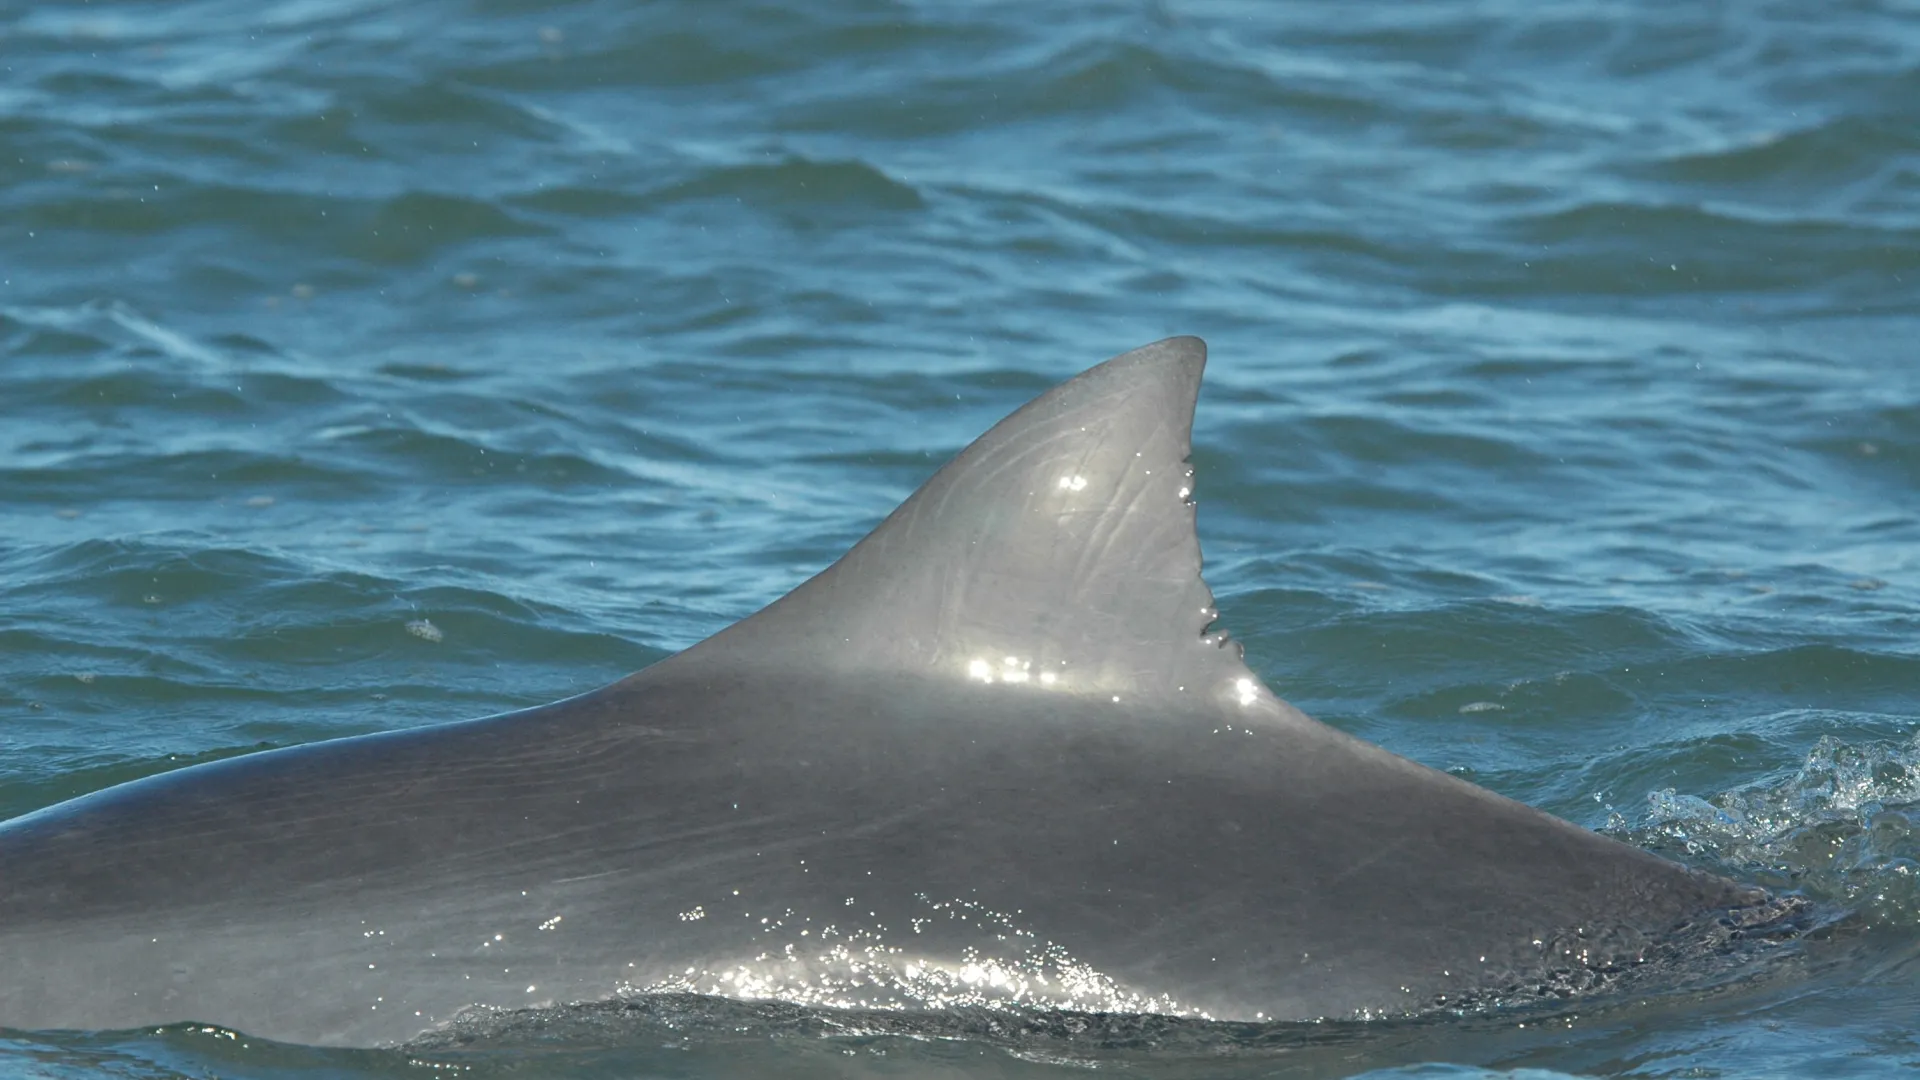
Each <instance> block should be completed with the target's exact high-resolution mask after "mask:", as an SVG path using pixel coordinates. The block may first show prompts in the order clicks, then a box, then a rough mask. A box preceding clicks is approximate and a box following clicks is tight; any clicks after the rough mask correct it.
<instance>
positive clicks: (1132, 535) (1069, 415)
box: [688, 337, 1272, 704]
mask: <svg viewBox="0 0 1920 1080" xmlns="http://www.w3.org/2000/svg"><path fill="white" fill-rule="evenodd" d="M1206 355H1207V352H1206V345H1205V344H1204V343H1203V342H1202V341H1201V340H1200V339H1199V338H1193V337H1177V338H1168V339H1167V340H1165V341H1159V342H1155V343H1154V344H1152V345H1147V346H1144V347H1142V348H1139V349H1135V350H1133V351H1132V352H1129V353H1125V354H1122V355H1120V356H1117V357H1114V358H1113V359H1111V360H1108V361H1107V362H1105V363H1103V364H1101V365H1099V366H1098V367H1095V368H1092V369H1090V370H1088V371H1086V372H1084V373H1082V374H1081V375H1079V376H1077V377H1076V378H1074V379H1071V380H1069V381H1068V382H1066V383H1063V384H1062V385H1060V386H1057V387H1055V388H1054V389H1052V390H1050V391H1048V392H1047V393H1045V394H1042V395H1041V396H1040V397H1038V398H1036V399H1034V400H1033V401H1032V402H1030V403H1028V404H1027V405H1026V406H1024V407H1023V408H1021V409H1020V410H1019V411H1017V412H1015V413H1014V414H1013V415H1011V416H1009V417H1007V418H1006V419H1005V420H1002V421H1001V422H1000V423H998V424H996V425H995V426H994V427H993V429H992V430H990V431H988V432H987V433H986V434H985V435H982V436H981V437H980V438H978V439H976V440H975V441H974V442H973V444H972V445H970V446H968V447H967V448H966V449H965V450H963V451H961V452H960V454H959V456H958V457H955V458H954V459H953V460H952V461H950V462H948V463H947V464H946V466H945V467H943V468H942V469H941V470H940V471H939V472H937V473H935V474H934V476H933V478H932V479H930V480H928V481H927V482H926V483H925V484H924V485H922V486H921V488H920V490H918V491H916V492H915V493H914V494H913V496H912V497H911V498H909V499H908V500H907V501H906V502H905V503H902V504H901V505H900V507H899V508H898V509H897V510H895V511H894V512H893V513H892V514H891V515H889V516H888V518H887V519H886V520H885V521H884V522H882V523H881V524H880V526H879V527H878V528H876V529H874V530H873V532H871V533H869V534H868V535H867V536H866V538H865V539H863V540H861V541H860V542H859V543H858V544H856V545H855V546H854V547H853V549H852V550H851V551H849V552H847V554H846V555H845V556H843V557H842V558H841V559H840V560H839V561H838V562H836V563H834V564H833V565H832V566H830V567H828V568H827V569H826V570H824V571H822V572H821V573H820V574H818V575H817V576H815V577H814V578H812V579H811V580H809V581H807V582H806V583H805V584H803V585H801V586H800V587H799V588H797V589H795V590H794V591H793V592H791V593H788V594H787V595H786V596H785V597H783V598H781V599H780V600H778V601H776V602H775V603H773V604H772V605H771V606H769V607H767V608H766V609H765V610H763V611H761V612H760V613H759V614H757V615H755V616H753V617H751V618H749V619H746V620H744V621H742V622H740V623H738V624H736V625H735V626H733V627H731V628H729V629H727V630H725V631H722V632H721V633H720V634H718V635H716V636H715V637H714V638H712V639H710V640H709V641H708V642H707V643H704V644H702V645H699V646H695V647H694V648H693V649H692V650H689V653H688V656H689V658H690V659H691V658H692V657H695V656H698V655H700V654H701V653H702V652H703V651H706V650H715V651H717V650H718V649H719V648H726V649H728V650H729V651H730V652H732V653H733V655H734V656H736V657H740V656H743V655H744V656H751V657H753V658H754V659H755V661H762V660H764V661H766V662H769V663H776V664H804V665H806V666H808V667H821V666H824V667H828V668H831V669H835V670H848V669H868V670H875V671H902V672H912V673H916V674H924V675H928V676H932V677H938V678H948V677H950V678H954V679H962V680H972V681H976V682H981V683H985V684H991V685H1005V686H1008V687H1009V689H1013V688H1015V687H1024V688H1026V689H1029V690H1032V691H1035V692H1043V691H1044V692H1062V693H1086V694H1096V693H1097V694H1110V695H1120V694H1140V693H1153V694H1156V695H1157V694H1186V693H1195V694H1199V693H1207V692H1209V691H1211V692H1213V693H1225V694H1228V695H1238V696H1240V697H1241V698H1243V701H1242V703H1243V704H1250V703H1251V700H1250V699H1251V697H1252V695H1254V694H1255V693H1256V688H1257V691H1258V692H1259V693H1260V694H1261V695H1262V696H1265V694H1266V692H1265V690H1264V688H1261V687H1259V686H1258V681H1257V680H1254V679H1252V676H1251V673H1250V672H1248V671H1247V669H1246V667H1245V666H1244V665H1243V664H1241V663H1240V653H1239V649H1238V646H1237V645H1235V646H1232V647H1225V648H1223V647H1222V646H1223V645H1224V644H1225V642H1224V637H1223V636H1222V635H1208V636H1203V634H1204V633H1205V631H1206V630H1207V628H1208V626H1209V624H1210V623H1211V622H1212V621H1213V619H1214V618H1215V614H1214V609H1213V594H1212V592H1211V591H1209V590H1208V588H1207V585H1206V583H1205V582H1204V581H1203V580H1201V577H1200V542H1199V537H1198V536H1197V535H1196V534H1195V532H1194V505H1193V499H1192V491H1193V471H1192V469H1191V468H1190V467H1189V466H1188V464H1187V457H1188V454H1189V453H1190V440H1191V437H1192V429H1193V408H1194V402H1195V399H1196V397H1197V395H1198V393H1199V389H1200V374H1201V371H1202V369H1203V368H1204V367H1205V366H1206ZM1268 700H1272V699H1271V698H1268Z"/></svg>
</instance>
